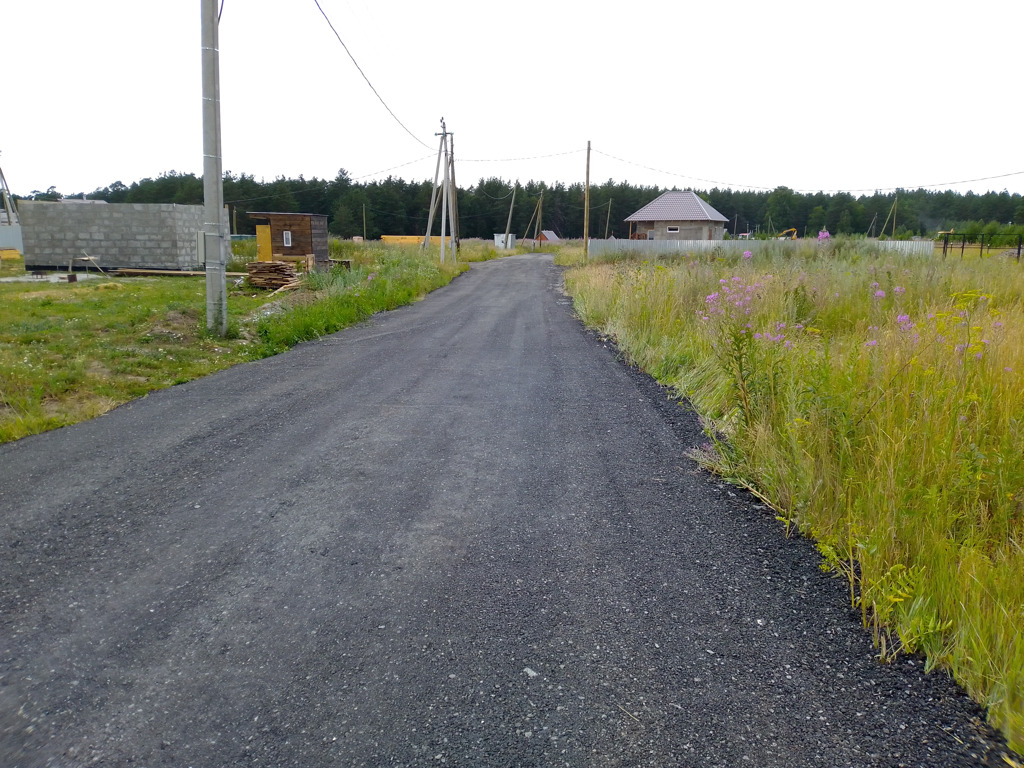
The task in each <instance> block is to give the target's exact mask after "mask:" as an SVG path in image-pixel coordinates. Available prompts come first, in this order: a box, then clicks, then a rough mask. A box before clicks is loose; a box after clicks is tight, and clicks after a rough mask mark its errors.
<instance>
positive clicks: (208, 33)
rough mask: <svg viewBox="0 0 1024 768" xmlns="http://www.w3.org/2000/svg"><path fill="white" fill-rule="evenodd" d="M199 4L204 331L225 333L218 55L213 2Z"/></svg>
mask: <svg viewBox="0 0 1024 768" xmlns="http://www.w3.org/2000/svg"><path fill="white" fill-rule="evenodd" d="M201 2H202V51H203V232H202V235H201V238H202V246H203V247H202V252H203V258H204V261H205V267H206V328H207V330H209V331H211V332H213V333H216V334H218V335H220V336H225V335H227V332H228V296H227V281H226V278H225V275H224V269H225V266H226V264H227V260H226V259H225V258H224V225H223V216H224V172H223V169H222V161H221V145H220V51H219V49H218V46H219V42H218V35H217V23H218V22H217V0H201Z"/></svg>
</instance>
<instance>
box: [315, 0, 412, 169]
mask: <svg viewBox="0 0 1024 768" xmlns="http://www.w3.org/2000/svg"><path fill="white" fill-rule="evenodd" d="M313 2H314V3H316V7H317V8H319V9H320V13H321V14H322V15H323V17H324V20H325V21H326V22H327V26H329V27H330V28H331V32H333V33H334V36H335V37H336V38H338V42H339V43H341V47H342V48H344V49H345V53H347V54H348V57H349V58H350V59H352V63H353V64H355V65H356V69H358V70H359V74H360V75H362V76H363V80H365V81H366V84H367V85H368V86H370V90H371V91H373V95H374V96H376V97H377V98H378V99H379V100H380V103H381V104H383V105H384V109H386V110H387V111H388V114H389V115H391V117H393V118H394V119H395V122H396V123H398V124H399V125H400V126H402V130H403V131H405V132H406V133H408V134H409V135H410V136H412V138H413V139H415V140H416V141H417V142H419V143H420V144H422V145H423V146H424V147H426V148H427V149H431V147H430V145H428V144H426V143H424V142H423V141H422V140H421V139H420V138H419V137H418V136H417V135H416V134H414V133H413V132H412V131H410V130H409V129H408V128H406V127H405V123H403V122H402V121H401V120H399V119H398V115H396V114H395V113H394V112H392V111H391V107H389V106H388V104H387V102H386V101H384V99H383V97H381V95H380V94H379V93H377V89H376V88H374V87H373V83H371V82H370V78H368V77H367V76H366V73H365V72H363V68H362V67H360V66H359V62H358V61H356V57H355V56H353V55H352V52H351V51H350V50H349V49H348V46H347V45H345V41H344V40H342V39H341V35H339V34H338V30H336V29H335V28H334V25H333V24H332V23H331V20H330V19H329V18H328V17H327V14H326V13H325V12H324V9H323V8H321V7H320V0H313Z"/></svg>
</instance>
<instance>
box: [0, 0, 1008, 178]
mask: <svg viewBox="0 0 1024 768" xmlns="http://www.w3.org/2000/svg"><path fill="white" fill-rule="evenodd" d="M320 3H321V5H322V7H323V9H324V10H325V11H326V12H327V14H328V15H329V16H330V18H331V21H332V22H333V23H334V26H335V27H336V28H337V30H338V32H339V33H340V34H341V36H342V39H343V40H344V41H345V43H346V44H347V45H348V47H349V50H350V51H351V52H352V54H353V55H354V56H355V58H356V60H357V61H358V62H359V64H360V66H361V67H362V69H363V71H364V72H365V73H366V75H367V76H368V77H369V79H370V81H371V82H372V83H373V84H374V86H375V87H376V89H377V91H378V92H379V93H380V94H381V96H382V97H383V98H384V100H385V101H386V102H387V103H388V105H389V106H390V107H391V109H392V110H393V111H394V112H395V114H396V115H397V116H398V117H399V119H401V120H402V122H403V123H404V124H405V125H407V126H408V127H409V129H410V130H411V131H412V132H413V133H414V134H415V135H416V136H417V137H419V138H420V139H421V140H422V141H423V142H424V143H425V144H427V145H428V148H425V147H424V146H422V145H420V144H419V143H417V141H415V140H414V139H413V138H411V137H410V136H409V135H408V134H407V133H406V132H405V131H404V130H402V128H401V127H399V126H398V125H397V124H396V122H395V121H394V120H393V119H392V117H391V116H390V115H389V114H388V113H387V111H386V110H385V109H384V107H383V106H381V104H380V102H379V101H378V100H377V98H376V97H375V96H374V95H373V93H372V91H371V90H370V88H369V87H368V86H367V85H366V82H365V81H364V80H363V79H362V76H361V75H360V74H359V72H358V71H357V70H356V68H355V66H354V65H353V64H352V62H351V60H350V59H349V58H348V56H347V55H346V53H345V51H344V49H343V48H342V47H341V45H340V44H339V43H338V41H337V39H336V38H335V37H334V35H333V33H332V32H331V30H330V28H329V27H328V26H327V23H326V22H325V21H324V19H323V17H322V16H321V15H320V12H319V10H318V9H317V7H316V4H315V3H314V0H287V2H285V0H277V2H271V0H225V5H224V11H223V17H222V21H221V26H220V52H221V110H222V123H223V146H224V168H225V170H230V171H233V172H235V173H240V172H245V173H249V174H252V175H254V176H255V177H256V178H257V179H261V178H262V179H266V180H271V179H273V178H274V177H276V176H279V175H283V176H289V177H296V176H298V175H299V174H302V175H304V176H305V177H306V178H311V177H313V176H318V177H320V178H333V177H334V176H335V174H336V173H337V171H338V169H339V168H345V169H346V170H347V171H348V172H349V174H350V175H351V176H352V177H354V178H364V179H372V178H383V177H384V176H387V175H388V174H387V172H385V173H377V172H379V171H383V170H384V169H389V168H394V167H395V166H400V165H402V164H405V163H409V162H410V161H417V162H413V163H411V164H409V165H405V166H404V167H400V168H394V170H392V171H390V172H391V173H393V174H394V175H395V176H401V177H402V178H405V179H407V180H416V181H419V180H423V179H428V178H432V177H433V172H434V161H435V156H436V152H437V139H436V138H435V136H434V134H435V132H436V131H438V130H439V122H438V121H439V119H440V118H441V117H442V116H444V118H445V119H446V122H447V124H448V128H449V130H452V131H453V132H454V133H455V153H456V172H457V176H458V182H459V184H460V186H464V187H465V186H469V185H471V184H474V183H476V181H477V180H478V179H480V178H487V177H491V176H500V177H502V178H505V179H515V178H518V179H520V180H522V181H527V180H530V179H534V180H538V181H541V180H543V181H547V182H549V183H550V182H555V181H561V182H564V183H567V184H569V183H573V182H581V181H583V178H584V173H585V162H586V158H585V148H586V144H587V141H588V140H590V141H591V142H592V143H593V148H594V150H595V152H594V154H593V156H592V161H591V180H592V182H595V183H600V182H603V181H605V180H607V179H609V178H613V179H615V180H616V181H629V182H631V183H633V184H648V185H659V186H672V185H678V186H680V187H686V186H695V187H697V188H708V187H711V186H714V183H713V182H720V183H721V184H720V185H721V186H726V185H728V186H732V187H733V188H740V187H766V188H774V187H776V186H779V185H786V186H789V187H792V188H794V189H798V190H802V191H817V190H837V189H844V190H851V191H854V192H857V191H859V190H872V189H876V188H878V189H888V188H892V187H897V186H902V187H908V188H916V187H918V186H922V185H925V186H928V185H939V187H940V188H942V189H947V188H951V189H956V190H958V191H961V192H964V191H967V190H968V189H973V190H975V191H976V192H985V191H987V190H990V189H991V190H996V191H1001V190H1003V189H1006V190H1009V191H1010V192H1024V173H1021V172H1024V152H1022V150H1021V147H1022V145H1024V142H1022V141H1021V140H1020V135H1021V122H1022V121H1021V118H1022V116H1024V106H1022V104H1024V100H1022V98H1021V97H1022V92H1021V87H1020V73H1021V64H1020V58H1019V57H1020V53H1019V46H1018V45H1017V44H1016V43H1015V42H1014V38H1013V35H1014V34H1017V33H1019V31H1020V30H1021V28H1022V27H1024V24H1022V22H1024V4H1022V3H1019V2H1012V1H1011V2H1003V0H998V1H997V0H974V2H971V3H969V4H966V5H963V4H960V5H953V4H951V3H945V2H931V1H929V2H925V0H915V1H913V2H908V1H907V0H885V1H882V0H861V1H860V2H857V3H838V2H827V1H826V2H821V1H820V0H819V1H817V2H803V1H799V2H798V1H795V0H778V1H777V2H774V3H766V2H762V1H761V0H756V1H752V0H737V1H735V2H731V3H725V2H681V1H680V0H674V1H672V0H639V1H638V2H632V3H616V4H614V5H612V4H610V3H602V2H600V0H598V2H588V3H584V2H564V0H563V1H562V2H560V1H559V0H544V1H541V0H518V1H517V2H505V3H497V2H488V0H449V1H448V2H447V3H431V2H426V1H425V0H320ZM200 8H201V4H200V2H199V0H173V1H172V0H92V1H91V2H82V0H46V1H45V2H44V1H43V0H20V1H19V0H0V56H2V58H0V66H2V67H3V68H2V70H0V72H2V73H3V74H2V75H0V82H2V84H3V85H2V87H0V152H2V154H0V167H2V168H3V170H4V172H5V175H6V177H7V181H8V183H9V184H10V186H11V188H12V191H14V192H15V194H23V195H24V194H29V193H31V192H32V191H33V190H45V189H47V188H48V187H50V186H55V187H56V188H57V189H58V190H59V191H61V192H63V193H64V194H71V193H75V192H90V191H92V190H93V189H96V188H99V187H104V186H106V185H108V184H110V183H112V182H114V181H118V180H120V181H123V182H124V183H126V184H130V183H131V182H132V181H137V180H139V179H141V178H144V177H146V176H153V177H155V176H157V175H159V174H160V173H162V172H165V171H170V170H176V171H178V172H182V173H184V172H194V173H196V174H200V173H202V101H201V86H202V82H201V76H200V64H201V51H200ZM567 152H568V153H571V154H566V155H561V156H557V157H546V158H539V159H532V160H522V161H518V162H470V161H471V160H498V159H504V158H526V157H535V156H538V155H552V154H556V153H567ZM613 157H614V158H621V159H623V160H627V161H630V163H632V164H627V163H624V162H621V161H620V160H618V159H613ZM639 166H649V167H650V168H653V169H657V170H648V169H645V168H642V167H639ZM1003 174H1015V175H1012V176H1007V177H1005V178H991V179H987V180H984V181H975V182H972V183H969V184H960V185H953V184H950V183H949V182H954V181H959V180H962V179H978V178H982V177H995V176H1000V175H1003Z"/></svg>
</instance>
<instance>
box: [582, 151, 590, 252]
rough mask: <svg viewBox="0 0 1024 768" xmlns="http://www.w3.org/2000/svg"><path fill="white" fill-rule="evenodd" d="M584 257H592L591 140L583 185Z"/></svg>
mask: <svg viewBox="0 0 1024 768" xmlns="http://www.w3.org/2000/svg"><path fill="white" fill-rule="evenodd" d="M583 258H584V260H586V259H589V258H590V142H589V141H588V142H587V183H586V185H585V186H584V187H583Z"/></svg>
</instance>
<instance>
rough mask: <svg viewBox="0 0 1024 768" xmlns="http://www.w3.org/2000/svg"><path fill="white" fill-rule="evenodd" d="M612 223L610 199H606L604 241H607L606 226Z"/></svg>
mask: <svg viewBox="0 0 1024 768" xmlns="http://www.w3.org/2000/svg"><path fill="white" fill-rule="evenodd" d="M611 223H612V199H611V198H610V197H609V198H608V215H607V216H605V218H604V239H605V240H607V239H608V225H609V224H611Z"/></svg>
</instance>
